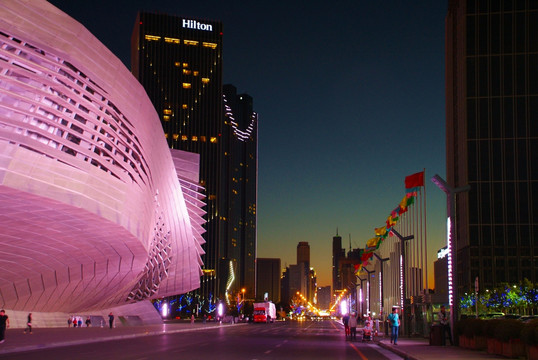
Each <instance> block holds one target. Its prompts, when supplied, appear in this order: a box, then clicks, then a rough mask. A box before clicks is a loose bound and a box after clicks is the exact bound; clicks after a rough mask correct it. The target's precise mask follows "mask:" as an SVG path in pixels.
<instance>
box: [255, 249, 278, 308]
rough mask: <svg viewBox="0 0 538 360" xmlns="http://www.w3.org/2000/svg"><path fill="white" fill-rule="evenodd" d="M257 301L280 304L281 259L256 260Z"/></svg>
mask: <svg viewBox="0 0 538 360" xmlns="http://www.w3.org/2000/svg"><path fill="white" fill-rule="evenodd" d="M256 268H257V271H256V299H257V300H265V294H267V295H268V298H267V300H271V301H272V302H274V303H275V304H276V303H279V302H280V285H281V284H280V259H268V258H258V259H257V260H256Z"/></svg>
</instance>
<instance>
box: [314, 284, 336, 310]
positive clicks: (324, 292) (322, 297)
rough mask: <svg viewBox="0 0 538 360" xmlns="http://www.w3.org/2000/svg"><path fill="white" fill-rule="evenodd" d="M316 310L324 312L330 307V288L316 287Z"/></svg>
mask: <svg viewBox="0 0 538 360" xmlns="http://www.w3.org/2000/svg"><path fill="white" fill-rule="evenodd" d="M317 295H318V302H317V304H318V308H319V309H321V310H326V309H329V308H330V307H331V301H332V295H331V287H330V286H322V287H318V291H317Z"/></svg>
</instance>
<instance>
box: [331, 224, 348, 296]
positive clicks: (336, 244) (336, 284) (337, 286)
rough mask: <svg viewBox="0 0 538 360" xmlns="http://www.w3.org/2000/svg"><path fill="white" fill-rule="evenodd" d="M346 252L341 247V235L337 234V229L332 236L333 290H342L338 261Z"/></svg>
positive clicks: (343, 257)
mask: <svg viewBox="0 0 538 360" xmlns="http://www.w3.org/2000/svg"><path fill="white" fill-rule="evenodd" d="M345 257H346V252H345V250H344V249H342V237H341V236H340V235H338V229H337V230H336V235H335V236H333V269H332V270H333V291H337V290H343V289H344V288H343V285H342V272H341V264H340V261H341V260H342V259H345Z"/></svg>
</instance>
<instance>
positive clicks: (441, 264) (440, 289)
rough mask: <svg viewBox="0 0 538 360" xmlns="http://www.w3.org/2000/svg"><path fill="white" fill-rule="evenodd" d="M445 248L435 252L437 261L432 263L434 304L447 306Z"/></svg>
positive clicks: (446, 261) (446, 260)
mask: <svg viewBox="0 0 538 360" xmlns="http://www.w3.org/2000/svg"><path fill="white" fill-rule="evenodd" d="M447 252H448V250H447V247H446V246H445V247H444V248H442V249H441V250H439V251H438V252H437V260H435V261H434V263H433V278H434V281H435V298H436V302H439V303H442V304H448V257H447Z"/></svg>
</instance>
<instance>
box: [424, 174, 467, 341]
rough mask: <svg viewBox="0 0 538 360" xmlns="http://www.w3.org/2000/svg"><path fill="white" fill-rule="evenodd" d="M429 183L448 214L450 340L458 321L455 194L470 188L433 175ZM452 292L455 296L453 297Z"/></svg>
mask: <svg viewBox="0 0 538 360" xmlns="http://www.w3.org/2000/svg"><path fill="white" fill-rule="evenodd" d="M431 181H432V182H433V183H434V184H435V185H437V187H438V188H439V189H441V190H443V192H444V193H445V194H446V212H447V214H448V219H447V246H448V303H449V305H450V324H451V326H450V331H451V333H452V334H451V336H452V339H455V338H454V328H455V326H454V324H455V323H456V322H455V321H456V320H457V319H458V311H459V309H458V307H459V298H458V287H457V286H458V282H457V276H456V271H455V268H456V265H457V262H456V261H457V249H458V242H457V238H456V231H455V230H456V226H455V224H456V194H457V193H460V192H464V191H469V190H470V189H471V187H470V186H469V185H466V186H461V187H457V188H453V187H451V186H450V185H448V183H447V182H446V181H445V180H443V178H441V177H440V176H439V175H437V174H435V175H434V176H433V177H432V178H431ZM454 292H455V293H456V296H454Z"/></svg>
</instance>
